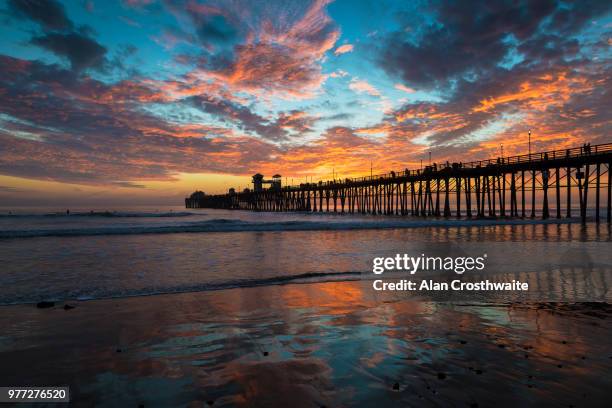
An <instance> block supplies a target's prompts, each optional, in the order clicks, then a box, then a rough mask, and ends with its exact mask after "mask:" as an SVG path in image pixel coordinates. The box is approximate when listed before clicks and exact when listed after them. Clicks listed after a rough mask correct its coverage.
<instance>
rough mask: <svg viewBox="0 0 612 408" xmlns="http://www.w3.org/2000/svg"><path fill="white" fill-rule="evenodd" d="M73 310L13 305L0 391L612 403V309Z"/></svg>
mask: <svg viewBox="0 0 612 408" xmlns="http://www.w3.org/2000/svg"><path fill="white" fill-rule="evenodd" d="M69 304H71V305H73V306H76V307H75V308H74V309H71V310H65V309H64V307H63V306H64V304H63V303H61V302H59V303H56V305H55V306H54V307H52V308H47V309H38V308H36V307H35V305H16V306H3V307H2V313H0V325H1V326H2V328H3V331H2V335H1V336H0V361H2V367H3V368H2V369H1V370H0V383H2V384H13V383H14V384H19V385H21V386H26V385H40V384H43V383H44V384H45V385H58V386H59V385H67V384H69V385H70V387H71V394H72V400H73V402H74V403H73V405H74V406H92V405H96V406H109V407H110V406H142V405H144V406H146V407H148V406H160V407H161V406H171V405H172V406H202V405H204V406H269V405H279V406H295V407H298V406H299V407H323V406H326V407H337V406H356V405H359V406H380V405H382V404H384V405H385V406H387V405H388V406H471V407H477V406H479V407H486V406H587V405H588V406H606V405H607V404H606V400H607V398H608V397H609V389H610V387H611V386H612V379H611V378H610V376H609V375H608V374H609V372H610V370H611V369H612V350H611V349H610V342H609V339H610V338H611V336H612V307H610V306H609V305H608V304H606V303H582V304H549V303H541V304H537V303H522V304H498V305H496V304H488V305H484V304H466V303H463V304H462V303H445V302H433V301H429V300H427V299H425V298H416V297H414V296H410V295H407V294H405V293H401V294H394V293H385V294H382V295H381V294H377V293H375V292H374V291H372V290H371V289H370V283H369V282H367V281H353V282H327V283H315V284H289V285H276V286H265V287H254V288H243V289H231V290H221V291H211V292H199V293H183V294H169V295H157V296H144V297H132V298H123V299H108V300H96V301H86V302H69ZM51 383H52V384H51ZM501 394H503V395H504V399H503V400H500V399H499V395H501Z"/></svg>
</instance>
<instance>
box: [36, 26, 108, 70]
mask: <svg viewBox="0 0 612 408" xmlns="http://www.w3.org/2000/svg"><path fill="white" fill-rule="evenodd" d="M31 42H32V44H34V45H37V46H39V47H41V48H44V49H46V50H48V51H51V52H52V53H54V54H56V55H57V56H59V57H62V58H66V59H68V61H70V66H71V67H72V70H73V71H82V70H84V69H86V68H94V69H102V68H103V67H104V65H105V63H106V58H105V56H106V51H107V50H106V47H104V46H102V45H100V44H99V43H98V42H97V41H95V40H94V39H92V38H90V37H88V36H86V35H82V34H80V33H77V32H70V33H67V34H63V33H48V34H45V35H43V36H40V37H34V38H32V40H31Z"/></svg>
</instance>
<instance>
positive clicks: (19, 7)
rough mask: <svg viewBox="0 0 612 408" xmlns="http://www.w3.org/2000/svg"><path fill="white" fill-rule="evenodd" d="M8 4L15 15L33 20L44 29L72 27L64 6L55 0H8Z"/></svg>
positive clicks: (67, 28)
mask: <svg viewBox="0 0 612 408" xmlns="http://www.w3.org/2000/svg"><path fill="white" fill-rule="evenodd" d="M8 5H9V9H10V10H11V11H13V13H15V15H17V16H19V17H22V18H27V19H29V20H32V21H35V22H37V23H38V24H40V25H41V26H42V27H43V28H44V29H45V30H69V29H72V26H73V25H72V22H71V21H70V19H68V17H67V16H66V11H65V10H64V6H63V5H62V4H60V3H58V2H57V1H55V0H9V2H8Z"/></svg>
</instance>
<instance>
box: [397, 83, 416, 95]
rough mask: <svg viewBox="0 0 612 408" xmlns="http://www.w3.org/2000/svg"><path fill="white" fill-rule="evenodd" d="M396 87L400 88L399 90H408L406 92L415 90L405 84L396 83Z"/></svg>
mask: <svg viewBox="0 0 612 408" xmlns="http://www.w3.org/2000/svg"><path fill="white" fill-rule="evenodd" d="M394 88H395V89H397V90H399V91H402V92H406V93H414V92H415V90H414V89H412V88H410V87H407V86H406V85H404V84H395V86H394Z"/></svg>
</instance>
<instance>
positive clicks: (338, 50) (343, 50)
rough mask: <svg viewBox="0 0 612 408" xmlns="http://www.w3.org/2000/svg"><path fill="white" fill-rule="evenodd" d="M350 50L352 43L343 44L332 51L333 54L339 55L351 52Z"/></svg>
mask: <svg viewBox="0 0 612 408" xmlns="http://www.w3.org/2000/svg"><path fill="white" fill-rule="evenodd" d="M352 51H353V45H352V44H344V45H341V46H339V47H338V48H336V50H335V51H334V54H336V55H340V54H346V53H347V52H352Z"/></svg>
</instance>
